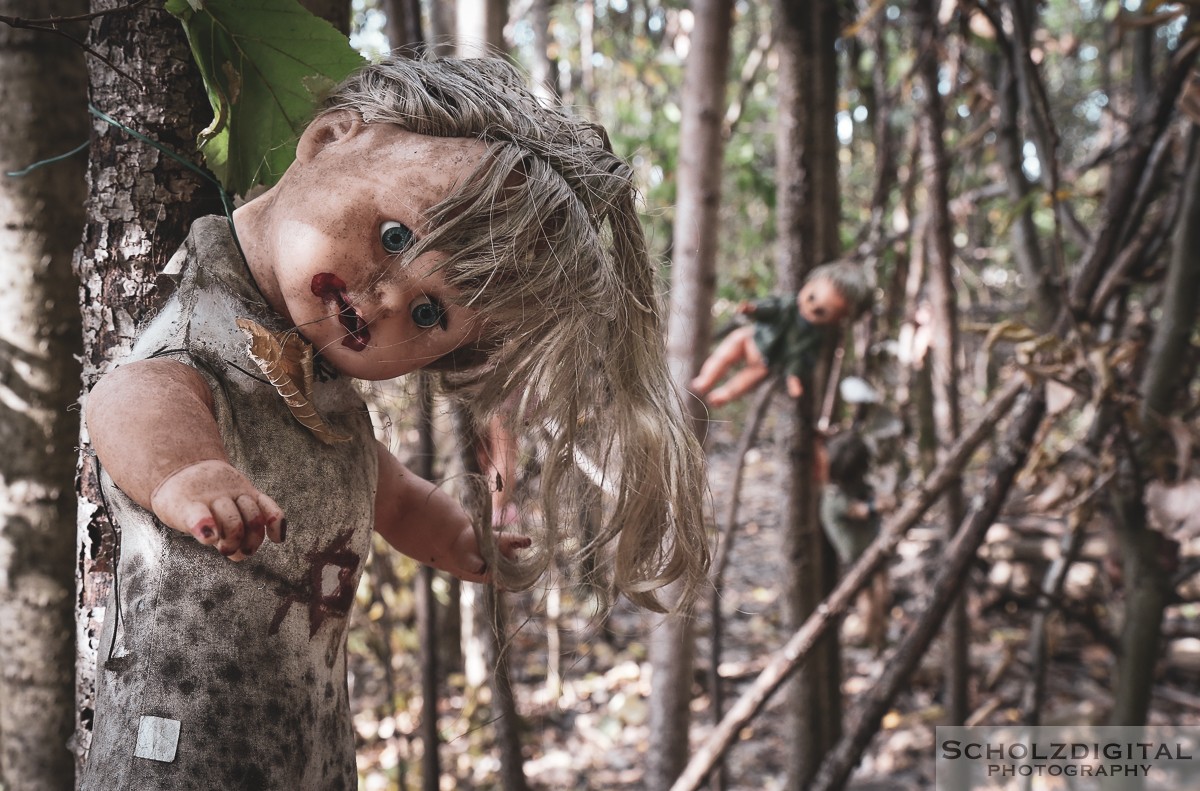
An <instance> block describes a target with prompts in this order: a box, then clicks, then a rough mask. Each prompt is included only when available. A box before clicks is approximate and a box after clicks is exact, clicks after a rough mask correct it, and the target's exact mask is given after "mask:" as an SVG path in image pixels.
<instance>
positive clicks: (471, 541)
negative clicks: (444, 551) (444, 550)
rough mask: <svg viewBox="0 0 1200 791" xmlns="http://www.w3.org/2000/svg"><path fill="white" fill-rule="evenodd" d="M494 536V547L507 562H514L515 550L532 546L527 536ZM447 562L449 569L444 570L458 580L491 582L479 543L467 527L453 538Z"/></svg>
mask: <svg viewBox="0 0 1200 791" xmlns="http://www.w3.org/2000/svg"><path fill="white" fill-rule="evenodd" d="M494 535H495V538H496V545H497V546H498V547H499V548H500V554H501V555H503V556H504V557H506V558H508V559H509V560H516V557H517V550H519V549H527V548H528V547H530V546H532V545H533V539H531V538H529V537H528V536H520V535H517V534H516V533H501V532H497V533H495V534H494ZM448 560H449V562H450V564H451V567H450V568H447V569H446V570H447V571H449V572H450V573H451V574H453V575H454V576H456V577H458V578H459V579H464V580H466V581H468V582H490V581H491V575H490V574H489V573H488V567H487V563H486V562H485V561H484V559H483V555H482V554H480V552H479V542H478V541H477V540H476V539H475V531H474V530H472V529H471V528H470V526H469V525H468V526H467V528H466V529H465V530H463V531H460V532H459V534H458V537H457V538H455V540H454V546H453V547H451V549H450V557H449V558H448Z"/></svg>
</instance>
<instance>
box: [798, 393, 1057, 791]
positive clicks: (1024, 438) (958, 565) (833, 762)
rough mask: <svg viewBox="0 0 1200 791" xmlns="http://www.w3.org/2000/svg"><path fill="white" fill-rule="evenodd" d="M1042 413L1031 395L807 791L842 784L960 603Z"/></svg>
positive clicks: (832, 789)
mask: <svg viewBox="0 0 1200 791" xmlns="http://www.w3.org/2000/svg"><path fill="white" fill-rule="evenodd" d="M1045 414H1046V402H1045V399H1044V398H1043V397H1042V395H1041V393H1032V394H1030V395H1029V396H1028V397H1027V398H1026V399H1025V401H1024V403H1023V404H1022V406H1021V408H1020V410H1019V411H1018V413H1017V415H1016V416H1015V417H1014V418H1013V422H1012V425H1011V426H1010V427H1009V431H1008V436H1007V437H1006V438H1005V441H1004V443H1003V445H1002V446H1001V448H1000V451H999V453H997V454H996V457H995V458H993V459H992V463H991V464H990V465H989V470H988V484H987V487H986V488H985V490H984V492H983V493H982V494H981V495H979V496H977V497H976V498H975V505H974V506H973V507H972V508H971V511H970V513H969V514H968V515H967V518H966V519H964V520H963V524H962V526H961V527H960V528H959V530H958V531H957V532H956V533H955V535H954V538H953V540H951V542H950V545H949V546H948V547H947V548H946V552H945V554H944V555H943V556H942V559H941V561H940V566H941V571H940V573H939V574H938V576H937V578H936V579H935V580H934V583H933V595H932V596H931V597H930V602H929V604H928V606H927V607H926V609H925V611H924V612H923V613H921V617H920V619H919V620H918V621H917V623H916V624H915V625H914V626H913V628H912V629H911V630H910V631H909V632H908V634H906V635H905V636H904V639H903V640H901V641H900V644H899V645H898V646H896V648H895V650H893V651H892V652H891V654H890V655H889V656H888V658H887V660H886V661H885V662H884V670H883V674H882V675H881V676H880V678H879V680H878V681H876V682H875V683H874V684H873V685H872V686H871V691H870V692H869V693H867V694H866V695H865V696H864V699H863V701H862V702H861V704H860V705H859V706H858V709H857V711H856V713H855V717H854V721H853V723H852V724H851V727H850V728H849V729H848V731H847V732H846V734H845V735H843V736H842V738H841V739H840V740H839V741H838V743H837V744H836V745H834V748H833V749H832V750H831V751H830V752H829V754H828V755H827V756H826V757H825V760H824V761H823V762H822V764H821V769H820V771H818V772H817V777H816V780H815V781H814V782H813V785H812V786H811V791H835V789H841V788H843V787H844V786H845V785H846V780H847V779H849V777H850V773H851V772H852V771H853V770H854V767H855V765H856V764H857V763H858V761H859V758H860V757H861V756H862V753H863V751H864V750H865V749H866V748H867V745H868V744H869V743H870V741H871V738H872V737H873V736H874V735H875V734H876V733H877V732H878V731H879V725H880V722H881V721H882V719H883V715H884V714H886V713H887V710H888V708H889V707H890V706H891V705H892V701H893V700H895V697H896V695H897V694H898V693H899V692H900V688H901V687H902V686H903V685H904V684H905V683H907V681H908V679H909V677H910V676H911V675H912V672H913V670H915V669H916V667H917V664H918V663H919V662H920V661H921V657H922V656H924V655H925V652H926V651H927V650H928V649H929V644H930V643H932V642H933V638H934V637H936V636H937V633H938V630H939V629H940V628H941V626H942V622H943V621H944V620H945V619H946V614H947V613H948V612H949V611H950V607H951V605H953V604H954V602H955V601H956V600H957V599H958V597H959V594H960V593H961V590H962V586H963V583H964V582H965V581H966V579H967V573H968V572H969V571H970V569H971V561H972V560H973V559H974V558H975V554H976V553H977V552H978V551H979V546H980V544H982V543H983V539H984V537H985V536H986V535H987V531H988V528H990V527H991V526H992V525H993V524H995V522H996V517H997V516H998V515H999V514H1000V509H1001V508H1002V507H1003V506H1004V502H1005V501H1006V500H1007V499H1008V494H1009V491H1010V490H1011V489H1012V485H1013V482H1014V481H1015V480H1016V478H1017V473H1019V472H1020V471H1021V469H1022V468H1024V466H1025V462H1026V461H1027V460H1028V459H1029V448H1030V445H1031V444H1032V441H1033V438H1034V436H1035V435H1036V433H1037V430H1038V426H1039V425H1040V424H1041V422H1042V417H1044V416H1045Z"/></svg>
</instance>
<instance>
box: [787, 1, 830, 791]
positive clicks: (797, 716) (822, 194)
mask: <svg viewBox="0 0 1200 791" xmlns="http://www.w3.org/2000/svg"><path fill="white" fill-rule="evenodd" d="M775 27H776V31H777V36H778V38H777V40H776V48H775V50H776V55H777V57H778V59H779V73H778V94H779V97H778V105H779V121H778V123H779V134H778V137H777V140H776V174H777V175H776V178H777V185H776V190H777V197H776V212H777V217H778V221H777V223H778V227H779V249H778V261H777V267H776V268H777V272H778V280H779V290H780V291H781V292H783V293H794V292H796V291H798V290H799V288H800V285H801V283H802V282H803V279H804V275H805V274H806V273H807V272H808V271H809V270H811V269H812V268H813V267H814V266H816V265H817V264H820V263H823V262H825V261H828V260H831V259H833V258H836V257H837V255H838V252H839V250H840V241H839V239H838V225H839V220H840V214H841V211H840V199H839V187H838V173H837V161H838V160H837V150H838V141H837V136H836V134H835V131H836V127H835V114H836V112H837V53H836V50H835V48H834V47H835V43H836V40H837V34H838V18H837V4H836V3H834V2H832V1H831V0H816V1H815V2H811V3H796V2H788V0H779V1H778V2H777V3H776V25H775ZM824 379H825V376H824V374H823V373H822V372H821V371H814V372H813V375H812V377H811V379H810V382H809V383H808V384H807V385H806V387H805V393H804V395H803V397H802V398H800V399H799V400H798V401H796V403H795V409H794V412H793V419H792V420H791V421H790V423H789V424H786V425H785V426H784V427H783V431H784V433H785V435H786V436H785V437H783V438H782V439H783V441H784V445H785V447H787V448H788V467H787V474H786V478H785V484H784V488H785V491H786V492H787V495H786V496H787V506H786V517H785V521H784V524H785V525H786V527H785V530H786V531H787V539H786V542H787V543H786V552H787V556H788V558H789V561H790V567H789V573H790V580H789V583H788V585H789V593H788V612H787V616H786V618H787V626H788V628H790V629H797V628H799V626H800V624H802V623H804V621H805V620H806V619H807V618H808V616H809V615H810V614H811V613H812V612H813V610H815V609H816V607H817V606H818V604H819V603H820V602H821V600H822V599H824V598H825V595H826V594H827V593H828V592H829V591H830V590H831V589H832V586H833V584H834V583H835V582H836V560H835V558H834V556H833V552H832V550H831V549H830V548H829V546H828V542H827V541H826V540H825V536H824V533H823V531H822V530H821V528H820V524H819V521H818V518H817V507H816V506H817V492H816V487H815V485H814V481H813V463H814V455H813V447H814V443H815V441H816V437H815V435H814V432H813V426H814V425H816V420H817V417H818V414H817V410H818V409H819V408H820V405H819V402H820V398H819V394H820V393H821V392H823V390H824ZM838 654H839V649H838V636H837V635H836V634H828V635H826V637H825V638H824V639H823V640H822V641H821V644H820V645H819V646H818V647H817V649H816V651H814V653H813V656H812V657H811V659H810V660H809V662H808V663H807V664H806V665H805V667H804V668H803V670H802V671H801V672H800V673H799V674H797V677H796V678H795V679H794V680H793V681H792V682H791V684H790V687H789V698H790V703H789V716H790V717H791V718H792V719H793V722H794V725H793V728H792V731H793V732H794V733H795V734H796V739H795V741H794V742H793V745H792V749H791V752H790V755H789V756H788V787H789V788H803V787H804V786H805V785H807V784H808V782H809V780H811V778H812V777H813V775H814V774H815V772H816V771H817V767H818V766H819V765H820V761H821V756H823V755H824V754H825V752H826V751H827V750H828V749H829V748H830V747H831V746H832V745H833V744H834V743H835V742H836V741H837V738H838V736H839V735H840V733H841V719H842V717H841V669H840V667H839V664H840V662H839V659H838Z"/></svg>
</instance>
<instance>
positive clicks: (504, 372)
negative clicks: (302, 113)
mask: <svg viewBox="0 0 1200 791" xmlns="http://www.w3.org/2000/svg"><path fill="white" fill-rule="evenodd" d="M525 86H526V80H525V79H524V78H523V77H522V75H521V74H520V72H519V71H517V70H516V69H515V68H513V67H512V66H510V65H509V64H507V63H506V62H504V61H501V60H493V59H477V60H407V59H401V58H391V59H387V60H384V61H383V62H381V63H377V64H373V65H368V66H366V67H364V68H363V69H362V70H361V71H359V72H357V73H355V74H354V75H352V76H351V77H350V78H349V79H348V80H347V81H346V82H344V83H343V84H342V85H341V86H339V87H338V88H337V89H336V90H335V91H334V93H333V94H332V95H331V96H330V98H329V99H328V100H327V101H326V103H325V109H324V112H329V111H335V110H353V111H355V112H358V113H359V114H361V116H362V118H363V120H364V121H366V122H368V123H393V124H397V125H399V126H401V127H403V128H405V129H408V130H410V131H413V132H416V133H418V134H422V135H431V136H440V137H466V138H475V139H479V140H482V141H484V142H486V143H487V144H488V147H489V155H488V156H486V157H485V158H484V160H483V162H482V163H481V164H480V166H479V167H478V168H477V169H476V171H475V172H474V174H473V175H472V176H471V177H470V178H469V179H468V180H467V181H466V182H465V183H464V184H463V185H461V186H460V187H459V188H458V189H457V190H456V192H455V193H454V194H452V195H451V196H449V197H448V198H447V199H446V200H445V201H443V202H442V203H441V204H439V205H438V206H436V207H434V208H433V209H432V210H431V211H430V212H429V215H430V217H429V219H430V220H431V222H430V230H429V232H428V233H427V234H426V235H425V236H424V237H423V238H422V239H421V240H420V241H419V242H418V243H417V244H416V245H415V246H414V248H413V249H412V250H410V251H408V252H407V253H406V257H407V259H408V260H411V259H413V258H415V257H416V256H419V255H421V254H422V253H423V252H426V251H430V250H438V251H441V252H443V253H445V254H446V255H447V260H446V261H445V263H444V274H445V277H446V279H447V282H448V284H450V285H451V286H453V287H455V288H457V289H459V291H460V293H461V294H462V295H463V296H462V298H461V299H462V302H463V303H464V304H468V305H470V306H472V307H474V308H476V309H478V310H479V312H480V316H481V317H482V318H483V321H484V326H485V327H486V330H485V340H484V341H483V342H482V343H481V344H478V345H476V347H475V348H474V349H473V351H476V352H479V353H481V359H482V363H481V364H478V365H473V364H472V363H476V362H480V361H479V360H470V361H469V362H468V360H469V358H470V357H471V355H470V354H465V353H462V352H459V353H455V354H452V355H450V356H449V357H448V358H447V359H446V360H444V361H442V365H441V366H439V367H441V368H449V369H455V368H457V370H448V371H446V372H445V373H444V374H443V383H444V385H445V387H446V388H447V389H448V390H449V391H451V392H457V393H461V394H464V396H466V397H464V402H465V403H466V404H467V406H468V407H469V408H470V409H471V411H472V412H474V413H475V415H476V419H477V421H478V424H479V425H486V424H487V419H488V418H489V417H490V416H492V415H497V414H499V415H501V416H502V417H503V418H504V419H505V420H506V421H507V422H508V423H509V424H510V426H511V427H512V428H513V429H515V430H519V428H520V427H521V426H525V427H532V428H533V429H535V430H540V431H543V432H544V434H545V435H547V436H549V438H550V439H549V447H548V448H547V450H546V452H545V453H544V454H542V457H541V465H542V466H541V479H540V499H541V504H542V510H543V514H544V523H545V529H546V535H545V536H543V538H542V540H540V541H537V542H535V545H540V546H541V547H542V551H541V552H540V553H537V552H535V553H526V554H527V557H525V558H523V559H522V562H521V563H519V564H511V563H507V562H505V561H504V560H503V558H500V557H498V556H497V553H496V552H495V551H494V547H493V546H492V545H493V542H492V541H491V540H490V536H489V535H488V534H489V531H490V527H489V526H487V525H484V526H483V533H484V539H485V540H484V544H485V556H486V557H488V561H489V565H490V566H491V567H492V568H493V569H495V572H496V576H497V579H498V581H499V582H500V583H501V584H503V585H505V586H507V587H510V588H522V587H527V586H529V585H531V584H532V583H533V582H534V581H535V580H537V579H538V578H539V577H540V576H541V573H542V572H543V571H544V570H545V569H546V567H547V565H548V563H549V562H550V559H551V557H552V554H553V550H554V548H555V547H559V548H565V549H569V550H573V552H574V554H575V556H576V559H577V560H580V561H583V562H581V563H579V564H577V566H578V567H580V568H598V569H604V568H605V567H606V566H608V565H611V578H610V577H609V575H607V574H605V573H602V572H601V573H598V575H597V577H598V578H597V579H595V580H592V581H591V582H592V583H593V584H596V583H598V586H599V588H600V589H601V590H603V591H605V592H610V591H612V590H615V591H616V592H619V593H621V594H623V595H625V596H626V597H627V598H629V599H630V600H631V601H633V602H634V603H635V604H638V605H640V606H643V607H647V608H650V609H661V608H662V604H661V602H660V601H659V597H658V596H657V595H656V591H658V590H659V589H660V588H662V587H664V586H666V585H667V584H669V583H672V582H678V586H677V589H676V591H675V593H676V594H677V596H675V597H673V598H676V601H677V604H678V605H679V606H682V607H686V606H688V604H689V603H690V602H691V601H692V600H693V599H694V596H695V594H696V592H697V590H698V588H699V587H700V586H701V585H703V584H704V582H705V580H706V572H707V566H708V559H709V553H708V541H707V537H706V532H705V528H704V521H703V499H704V472H703V456H702V454H701V451H700V448H699V445H698V443H697V441H696V440H695V438H694V436H693V433H692V431H691V429H690V428H689V426H688V424H687V423H686V421H685V419H684V417H683V410H682V408H681V404H680V399H679V395H678V392H677V390H676V388H675V387H674V386H673V384H672V382H671V380H670V376H669V374H668V372H667V366H666V361H665V352H664V342H663V309H662V306H661V304H660V295H659V286H658V282H657V277H656V273H655V271H654V267H653V265H652V264H651V261H650V258H649V256H648V254H647V250H646V242H645V237H644V234H643V230H642V227H641V224H640V222H639V220H638V216H637V211H636V207H635V191H634V187H633V178H632V175H633V174H632V169H631V168H630V167H629V165H628V164H627V163H626V162H625V161H624V160H622V159H621V158H620V157H618V156H616V155H615V154H614V153H613V150H612V147H611V145H610V144H609V141H608V136H607V134H606V133H605V131H604V129H603V128H602V127H601V126H599V125H596V124H593V123H591V122H589V121H587V120H585V119H582V118H577V117H573V116H570V115H568V114H566V113H564V112H563V111H561V110H559V109H555V108H552V107H548V106H546V105H545V104H543V103H542V101H541V100H539V99H537V98H535V97H534V95H533V94H532V93H530V91H529V90H528V89H527V88H526V87H525ZM589 478H590V479H591V482H589ZM597 478H600V479H601V480H600V484H601V485H602V486H603V488H605V489H607V490H609V491H610V492H611V493H612V494H613V497H612V498H610V499H611V503H610V506H609V507H608V508H607V509H606V510H605V518H604V520H603V524H602V526H601V527H600V529H599V530H598V531H597V533H596V534H595V535H590V536H589V535H582V534H581V533H582V531H581V529H580V528H579V527H578V525H579V523H580V522H581V521H582V520H581V519H580V518H579V513H580V510H579V509H580V508H581V507H582V505H581V504H582V502H584V500H585V499H586V492H587V487H588V486H595V485H596V479H597ZM609 549H611V559H612V562H611V564H605V563H598V562H596V561H597V560H599V559H600V558H601V557H603V556H605V555H606V554H607V553H608V550H609Z"/></svg>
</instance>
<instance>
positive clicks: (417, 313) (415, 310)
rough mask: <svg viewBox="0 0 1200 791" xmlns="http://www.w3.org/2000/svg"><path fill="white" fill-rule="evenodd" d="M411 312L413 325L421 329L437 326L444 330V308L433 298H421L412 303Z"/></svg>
mask: <svg viewBox="0 0 1200 791" xmlns="http://www.w3.org/2000/svg"><path fill="white" fill-rule="evenodd" d="M411 311H412V320H413V323H414V324H416V325H417V326H418V327H420V328H422V329H429V328H430V327H436V326H438V325H439V324H440V325H441V326H442V329H445V328H446V308H445V307H444V306H443V305H442V303H441V302H438V301H437V300H436V299H434V298H433V297H421V298H420V299H419V300H417V301H416V302H414V303H413V305H412V308H411Z"/></svg>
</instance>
